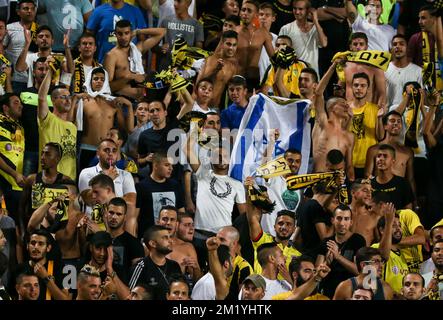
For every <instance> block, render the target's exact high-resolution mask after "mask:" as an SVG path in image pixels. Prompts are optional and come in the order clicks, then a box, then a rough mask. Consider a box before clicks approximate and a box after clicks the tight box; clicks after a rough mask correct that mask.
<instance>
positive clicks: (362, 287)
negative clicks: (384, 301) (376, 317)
mask: <svg viewBox="0 0 443 320" xmlns="http://www.w3.org/2000/svg"><path fill="white" fill-rule="evenodd" d="M357 290H365V291H368V292H369V293H370V295H371V299H374V291H372V289H371V288H369V287H368V288H365V287H364V286H363V285H362V284H359V285H357V287H356V288H355V290H354V291H353V292H352V295H354V292H355V291H357Z"/></svg>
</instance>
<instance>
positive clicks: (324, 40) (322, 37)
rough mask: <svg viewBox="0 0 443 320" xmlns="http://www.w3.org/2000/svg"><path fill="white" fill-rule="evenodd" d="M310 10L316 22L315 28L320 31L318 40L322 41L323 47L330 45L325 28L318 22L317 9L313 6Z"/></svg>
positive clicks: (313, 20)
mask: <svg viewBox="0 0 443 320" xmlns="http://www.w3.org/2000/svg"><path fill="white" fill-rule="evenodd" d="M309 11H310V12H311V14H312V22H314V25H315V28H316V29H317V32H318V40H319V42H320V46H321V47H322V48H325V47H327V45H328V37H327V36H326V34H325V33H324V31H323V28H322V27H321V25H320V23H319V22H318V15H317V9H315V8H312V7H311V8H310V9H309Z"/></svg>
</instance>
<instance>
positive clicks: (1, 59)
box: [0, 53, 11, 86]
mask: <svg viewBox="0 0 443 320" xmlns="http://www.w3.org/2000/svg"><path fill="white" fill-rule="evenodd" d="M0 64H1V67H0V71H1V73H0V85H1V86H3V85H4V84H5V83H6V73H5V72H4V71H3V70H4V68H5V67H10V66H11V62H9V60H8V59H6V57H5V56H4V55H2V54H1V53H0Z"/></svg>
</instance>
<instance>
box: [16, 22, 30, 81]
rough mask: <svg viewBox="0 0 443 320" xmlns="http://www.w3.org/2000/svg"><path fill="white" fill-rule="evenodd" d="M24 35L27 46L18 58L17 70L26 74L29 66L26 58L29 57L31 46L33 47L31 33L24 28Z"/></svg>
mask: <svg viewBox="0 0 443 320" xmlns="http://www.w3.org/2000/svg"><path fill="white" fill-rule="evenodd" d="M23 29H24V30H23V34H24V37H25V45H24V47H23V50H22V52H21V53H20V55H19V56H18V59H17V62H16V63H15V70H16V71H18V72H24V71H26V70H28V64H27V63H26V57H27V56H28V51H29V46H30V45H31V42H32V38H31V31H29V30H28V29H26V28H23Z"/></svg>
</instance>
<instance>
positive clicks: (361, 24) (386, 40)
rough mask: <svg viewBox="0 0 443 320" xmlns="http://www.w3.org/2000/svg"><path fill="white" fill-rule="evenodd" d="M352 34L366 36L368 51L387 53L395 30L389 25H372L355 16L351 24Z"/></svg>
mask: <svg viewBox="0 0 443 320" xmlns="http://www.w3.org/2000/svg"><path fill="white" fill-rule="evenodd" d="M352 32H354V33H355V32H363V33H365V34H366V35H367V36H368V49H369V50H380V51H389V44H390V43H391V40H392V37H393V36H395V33H396V31H395V29H394V28H393V27H392V26H390V25H389V24H372V23H369V22H368V21H367V20H366V19H363V18H362V16H360V15H357V18H356V19H355V21H354V23H353V24H352Z"/></svg>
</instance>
